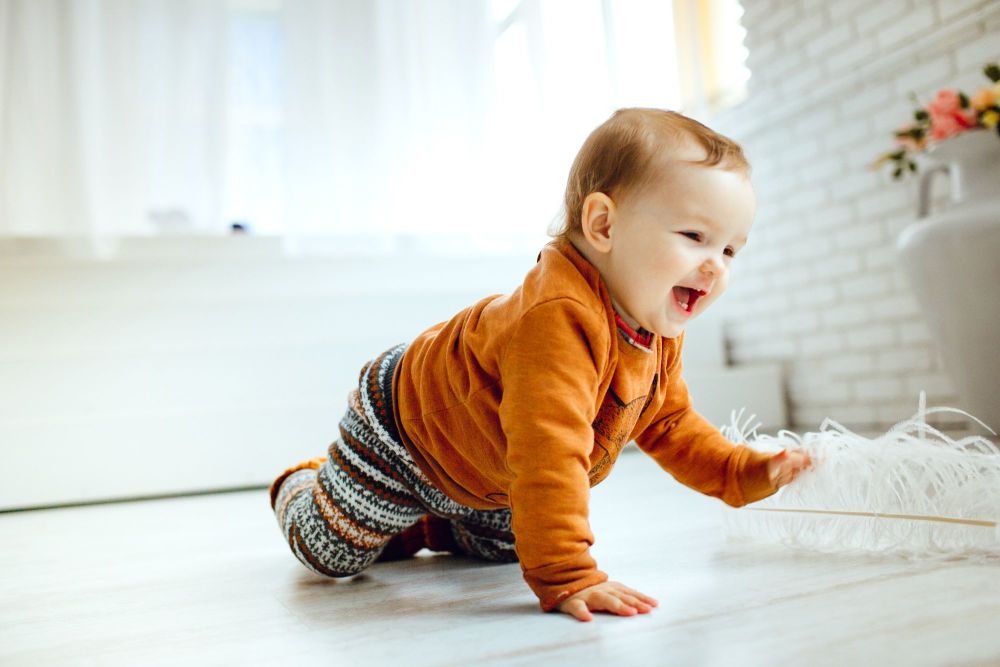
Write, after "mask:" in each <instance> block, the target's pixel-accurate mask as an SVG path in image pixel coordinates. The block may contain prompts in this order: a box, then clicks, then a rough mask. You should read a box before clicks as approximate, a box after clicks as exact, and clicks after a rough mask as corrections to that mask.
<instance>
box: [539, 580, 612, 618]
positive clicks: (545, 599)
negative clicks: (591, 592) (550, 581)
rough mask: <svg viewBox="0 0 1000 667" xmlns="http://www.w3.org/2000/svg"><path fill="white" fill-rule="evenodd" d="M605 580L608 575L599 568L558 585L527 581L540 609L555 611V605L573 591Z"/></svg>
mask: <svg viewBox="0 0 1000 667" xmlns="http://www.w3.org/2000/svg"><path fill="white" fill-rule="evenodd" d="M607 580H608V575H606V574H605V573H604V572H601V571H600V570H594V571H593V572H592V573H591V574H590V575H588V576H586V577H584V578H582V579H578V580H576V581H574V582H573V583H570V584H563V585H560V586H546V585H544V584H535V585H532V583H531V582H530V581H529V582H528V585H529V586H531V589H532V590H533V591H535V595H537V596H538V604H539V605H540V606H541V608H542V611H555V609H556V607H558V606H559V605H560V604H562V602H563V600H565V599H566V598H568V597H569V596H571V595H573V594H574V593H579V592H580V591H582V590H583V589H585V588H590V587H591V586H596V585H597V584H602V583H604V582H605V581H607Z"/></svg>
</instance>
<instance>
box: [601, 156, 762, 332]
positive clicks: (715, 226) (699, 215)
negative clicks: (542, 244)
mask: <svg viewBox="0 0 1000 667" xmlns="http://www.w3.org/2000/svg"><path fill="white" fill-rule="evenodd" d="M620 199H621V201H616V202H615V203H616V206H615V211H614V213H613V215H614V223H613V226H612V229H611V243H612V246H611V250H610V252H609V254H608V256H607V261H606V263H605V266H604V269H605V270H604V272H603V273H604V275H603V277H604V281H605V284H606V285H607V286H608V290H609V291H610V292H611V297H612V298H613V299H614V300H615V303H616V304H617V306H618V307H619V308H620V309H621V310H623V311H624V312H623V313H622V314H623V315H624V316H625V318H626V319H627V320H630V324H632V325H633V326H635V325H636V324H638V325H639V326H641V327H643V328H645V329H647V330H648V331H652V332H653V333H656V334H659V335H661V336H664V337H667V338H674V337H676V336H678V335H680V334H681V333H682V332H683V331H684V327H685V326H686V325H687V323H688V322H690V321H691V319H692V318H694V317H697V316H698V315H699V314H701V313H702V312H704V311H705V309H706V308H708V307H709V306H710V305H711V304H712V302H714V301H715V300H716V299H718V298H719V296H720V295H721V294H722V292H723V291H724V290H725V289H726V286H727V284H728V283H729V269H730V264H731V262H732V261H733V257H734V256H735V255H736V253H737V252H739V251H740V249H741V248H742V247H743V246H744V245H745V244H746V239H747V236H748V234H749V233H750V226H751V225H752V224H753V217H754V211H755V208H756V201H755V198H754V193H753V188H752V187H751V185H750V180H749V179H748V178H747V176H746V175H744V174H743V173H742V172H739V171H728V170H725V169H722V168H719V167H701V166H695V165H691V164H687V163H684V162H679V161H673V162H672V163H671V164H670V165H669V166H668V167H665V168H660V169H659V171H658V175H657V177H656V179H655V180H654V181H652V182H651V183H650V184H649V185H648V186H646V187H645V188H643V189H641V190H638V191H636V192H634V193H632V194H630V195H626V196H623V197H621V198H620Z"/></svg>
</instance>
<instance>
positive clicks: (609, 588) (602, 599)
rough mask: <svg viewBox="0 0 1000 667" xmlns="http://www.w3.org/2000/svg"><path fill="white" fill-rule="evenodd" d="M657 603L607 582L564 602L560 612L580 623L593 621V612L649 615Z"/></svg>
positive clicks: (637, 592) (580, 592) (575, 594)
mask: <svg viewBox="0 0 1000 667" xmlns="http://www.w3.org/2000/svg"><path fill="white" fill-rule="evenodd" d="M657 604H658V603H657V601H656V600H654V599H653V598H651V597H649V596H648V595H646V594H644V593H640V592H639V591H637V590H633V589H631V588H629V587H628V586H625V585H624V584H620V583H618V582H617V581H605V582H604V583H602V584H596V585H594V586H591V587H589V588H584V589H583V590H582V591H578V592H576V593H574V594H573V595H570V596H569V597H568V598H566V599H565V600H563V601H562V603H561V604H560V605H559V611H561V612H562V613H564V614H569V615H570V616H572V617H574V618H576V619H577V620H578V621H592V620H594V615H593V614H591V613H590V612H592V611H607V612H610V613H612V614H618V615H619V616H635V615H636V614H648V613H649V612H650V611H652V609H653V607H655V606H656V605H657Z"/></svg>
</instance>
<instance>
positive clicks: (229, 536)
mask: <svg viewBox="0 0 1000 667" xmlns="http://www.w3.org/2000/svg"><path fill="white" fill-rule="evenodd" d="M720 507H721V503H720V502H719V501H716V500H713V499H709V498H705V497H702V496H699V495H698V494H696V493H694V492H693V491H689V490H687V489H684V488H682V487H680V486H678V485H677V484H676V483H675V482H674V481H673V480H671V479H670V478H668V477H667V476H666V475H665V474H663V473H660V471H659V470H658V469H657V468H656V467H655V465H654V464H653V463H652V462H651V461H650V460H648V459H647V458H646V457H645V456H643V455H642V454H640V453H638V452H636V451H634V450H632V451H629V452H628V453H627V454H625V455H623V456H622V459H621V460H620V462H619V465H618V467H617V468H616V469H615V471H614V473H613V474H612V475H611V477H610V479H608V480H607V481H606V482H605V483H604V484H602V485H601V486H600V487H598V488H597V489H595V490H594V494H593V501H592V514H593V518H592V523H593V527H594V530H595V533H596V535H597V540H598V541H597V544H596V545H595V547H594V553H595V555H596V557H597V558H598V560H599V562H600V563H601V565H602V567H603V568H604V569H605V570H607V571H608V572H609V573H610V574H611V575H612V578H615V579H618V580H620V581H623V582H625V583H626V584H628V585H631V586H633V587H635V588H638V589H639V590H642V591H644V592H646V593H649V594H650V595H653V596H654V597H657V598H659V600H660V607H659V608H658V609H656V610H655V611H654V612H653V613H652V614H650V615H648V616H637V617H633V618H616V617H610V616H599V617H598V618H596V619H595V621H594V622H592V623H589V624H586V623H579V622H577V621H574V620H572V619H571V618H569V617H568V616H564V615H561V614H543V613H541V612H540V611H539V610H538V607H537V605H536V602H535V599H534V597H533V596H532V594H531V592H530V591H529V590H528V588H527V587H526V586H525V585H524V584H523V583H522V581H521V577H520V571H519V569H518V567H517V565H482V564H479V563H475V562H472V561H468V560H464V559H461V558H453V557H449V556H437V557H434V556H427V557H420V558H417V559H414V560H411V561H407V562H403V563H390V564H381V565H376V566H374V567H373V568H371V569H370V570H369V571H368V572H367V573H365V574H363V575H361V576H358V577H355V578H353V579H349V580H340V581H334V580H327V579H323V578H321V577H318V576H315V575H312V574H311V573H309V572H308V571H306V570H305V569H303V568H302V567H301V566H300V565H299V564H298V562H297V561H295V559H294V558H293V557H292V556H291V554H290V553H289V552H288V551H287V549H286V547H285V545H284V543H283V542H282V539H281V537H280V534H279V531H278V528H277V525H276V523H275V521H274V519H273V517H272V515H271V514H270V512H269V508H268V504H267V498H266V494H265V492H264V491H259V492H242V493H232V494H221V495H214V496H202V497H194V498H182V499H171V500H157V501H147V502H136V503H124V504H115V505H103V506H95V507H79V508H69V509H58V510H44V511H34V512H23V513H11V514H3V515H0V546H2V550H0V665H4V666H9V665H32V666H36V665H129V666H135V665H142V666H147V665H159V664H164V665H168V664H169V665H176V664H196V665H201V664H211V665H221V664H264V665H266V664H278V663H279V661H285V660H288V659H300V658H308V659H311V660H312V661H313V662H315V663H317V664H331V665H362V666H366V665H399V666H401V667H417V666H420V665H456V666H459V665H461V666H466V665H471V664H476V665H538V664H546V665H553V664H555V665H563V664H565V665H639V664H643V665H666V664H670V665H731V664H740V665H786V664H792V663H793V662H797V663H798V664H801V665H810V666H812V665H864V664H868V665H973V664H974V665H1000V564H997V563H992V564H974V563H968V562H963V561H953V562H947V563H923V564H913V563H910V562H906V561H900V560H896V559H879V558H873V557H859V556H841V557H837V556H820V555H813V554H808V553H799V552H793V551H790V550H787V549H785V548H783V547H780V546H771V545H760V544H746V543H742V544H738V543H727V542H726V540H725V537H724V535H723V534H722V531H721V528H720V522H719V517H718V512H719V511H720V509H719V508H720Z"/></svg>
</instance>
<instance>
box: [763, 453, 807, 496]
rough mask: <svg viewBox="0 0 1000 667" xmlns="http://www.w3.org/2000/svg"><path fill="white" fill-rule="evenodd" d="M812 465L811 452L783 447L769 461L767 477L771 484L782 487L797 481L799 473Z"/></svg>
mask: <svg viewBox="0 0 1000 667" xmlns="http://www.w3.org/2000/svg"><path fill="white" fill-rule="evenodd" d="M810 466H812V458H811V457H810V456H809V452H804V451H791V452H790V451H788V450H787V449H783V450H781V451H780V452H778V453H777V454H775V455H774V456H772V457H771V460H770V461H768V462H767V477H768V479H769V480H770V482H771V484H774V485H776V486H778V487H782V486H784V485H785V484H788V483H789V482H793V481H795V478H796V477H798V476H799V473H800V472H802V471H803V470H805V469H806V468H808V467H810Z"/></svg>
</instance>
